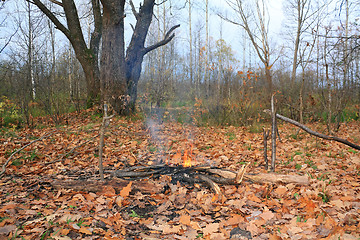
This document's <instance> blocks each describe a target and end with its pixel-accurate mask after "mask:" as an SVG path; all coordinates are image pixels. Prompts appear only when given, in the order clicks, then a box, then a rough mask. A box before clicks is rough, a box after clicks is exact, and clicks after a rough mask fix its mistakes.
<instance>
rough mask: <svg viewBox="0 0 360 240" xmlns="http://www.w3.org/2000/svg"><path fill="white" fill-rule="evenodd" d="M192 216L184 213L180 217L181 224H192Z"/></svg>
mask: <svg viewBox="0 0 360 240" xmlns="http://www.w3.org/2000/svg"><path fill="white" fill-rule="evenodd" d="M190 218H191V217H190V216H189V215H182V216H181V217H180V220H179V222H180V223H181V224H184V225H188V226H190Z"/></svg>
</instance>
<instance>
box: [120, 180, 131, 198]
mask: <svg viewBox="0 0 360 240" xmlns="http://www.w3.org/2000/svg"><path fill="white" fill-rule="evenodd" d="M131 185H132V182H129V184H128V185H127V186H126V187H124V188H123V189H121V191H120V196H122V197H123V198H126V197H127V196H129V193H130V192H131Z"/></svg>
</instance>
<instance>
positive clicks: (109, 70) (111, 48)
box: [100, 0, 128, 113]
mask: <svg viewBox="0 0 360 240" xmlns="http://www.w3.org/2000/svg"><path fill="white" fill-rule="evenodd" d="M101 3H102V4H103V31H102V37H103V39H102V53H101V61H100V79H101V92H102V93H103V98H104V100H105V101H107V102H109V103H110V104H111V106H112V107H113V108H114V109H115V110H116V111H117V112H119V113H121V112H122V110H123V109H124V108H125V106H126V99H127V94H128V93H127V87H126V79H125V74H124V73H125V69H126V67H125V61H124V59H125V42H124V17H125V16H124V7H125V0H121V1H117V0H101Z"/></svg>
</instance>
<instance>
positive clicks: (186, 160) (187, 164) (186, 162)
mask: <svg viewBox="0 0 360 240" xmlns="http://www.w3.org/2000/svg"><path fill="white" fill-rule="evenodd" d="M183 166H184V167H191V157H190V156H188V151H187V150H185V152H184V156H183Z"/></svg>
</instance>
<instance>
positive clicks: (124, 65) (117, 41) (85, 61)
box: [33, 0, 179, 114]
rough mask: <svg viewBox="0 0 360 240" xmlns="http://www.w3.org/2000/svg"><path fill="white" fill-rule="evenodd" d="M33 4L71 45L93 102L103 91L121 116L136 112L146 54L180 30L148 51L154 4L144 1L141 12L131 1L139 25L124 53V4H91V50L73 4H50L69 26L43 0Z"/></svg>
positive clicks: (113, 0)
mask: <svg viewBox="0 0 360 240" xmlns="http://www.w3.org/2000/svg"><path fill="white" fill-rule="evenodd" d="M33 2H34V4H35V5H36V6H38V8H39V9H40V10H41V11H42V12H43V13H44V14H45V15H46V16H47V17H48V18H49V19H50V20H51V21H52V22H53V23H54V24H55V26H56V28H57V29H59V30H60V31H61V32H63V33H64V34H65V36H66V37H67V38H68V39H69V41H70V42H71V44H72V46H73V48H74V50H75V54H76V57H77V59H78V60H79V62H80V63H81V65H82V67H83V70H84V73H85V76H86V79H87V85H88V86H87V89H88V95H89V97H90V99H89V100H90V102H93V101H95V100H96V99H97V98H98V97H99V95H100V89H101V95H102V98H103V99H104V100H107V101H108V102H109V103H110V104H111V105H112V107H113V108H114V109H115V110H116V111H117V112H119V113H122V114H124V113H128V112H129V111H132V110H134V109H135V102H136V99H137V85H138V80H139V78H140V73H141V64H142V61H143V58H144V56H145V54H147V53H148V52H150V51H152V50H154V49H156V48H158V47H160V46H163V45H165V44H167V43H168V42H170V41H171V40H172V39H173V37H174V36H175V35H174V34H173V31H174V30H175V29H176V28H177V27H179V25H176V26H174V27H172V28H170V30H169V31H168V32H167V33H166V34H165V37H164V39H163V40H161V41H159V42H157V43H155V44H154V45H151V46H148V47H145V39H146V36H147V33H148V30H149V26H150V23H151V20H152V15H153V8H154V5H155V0H144V1H143V2H142V4H141V5H140V8H139V10H136V8H135V6H134V4H133V2H132V1H130V5H131V10H132V13H133V14H134V16H135V19H136V24H135V26H133V34H132V37H131V41H130V44H129V46H128V47H127V49H126V51H125V40H124V31H125V26H124V18H125V17H126V15H125V0H120V1H119V0H101V3H100V0H91V4H92V14H93V19H94V30H93V32H92V34H91V40H90V46H89V47H87V45H86V42H85V38H84V34H83V32H82V28H81V24H80V19H79V15H78V11H77V6H76V4H75V2H74V0H63V1H62V2H58V1H51V2H52V3H53V4H57V5H59V6H58V7H60V8H61V10H62V11H63V13H64V15H65V20H66V23H67V26H65V25H64V24H63V23H62V22H61V21H60V19H58V17H57V15H55V14H54V13H53V12H51V11H50V10H49V8H48V7H47V6H46V5H45V4H44V3H43V2H42V1H41V0H34V1H33ZM101 5H102V6H101ZM101 9H102V11H101ZM100 39H102V46H101V60H100V69H99V67H98V66H99V49H100Z"/></svg>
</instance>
